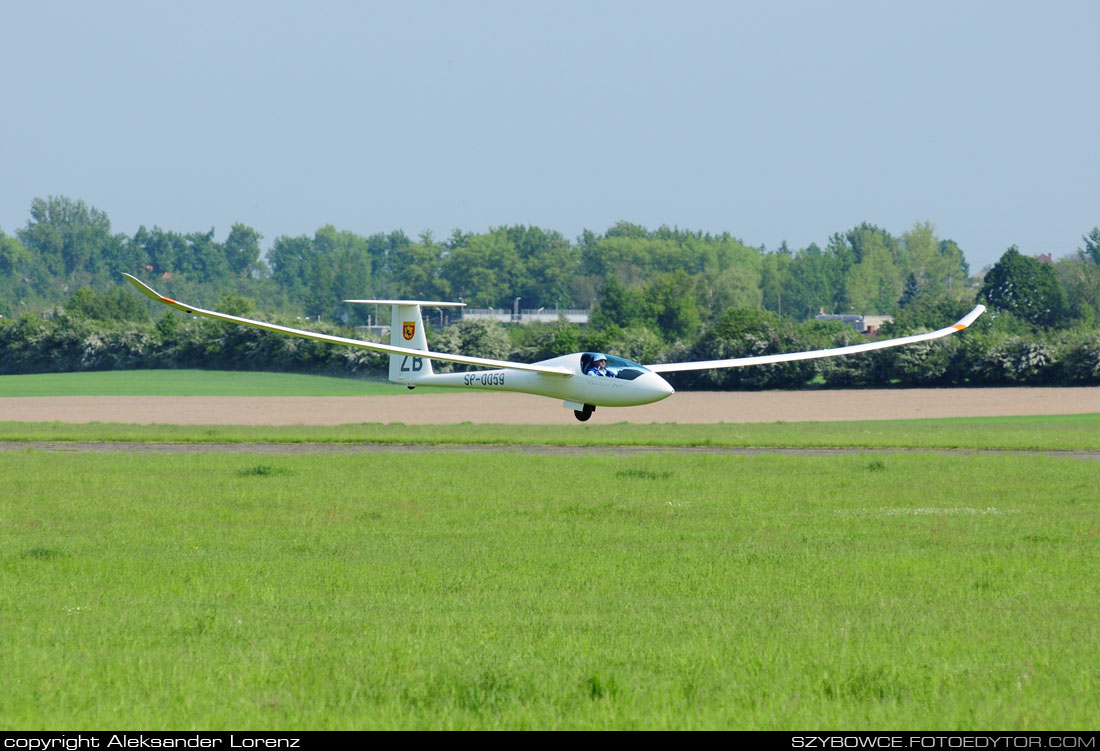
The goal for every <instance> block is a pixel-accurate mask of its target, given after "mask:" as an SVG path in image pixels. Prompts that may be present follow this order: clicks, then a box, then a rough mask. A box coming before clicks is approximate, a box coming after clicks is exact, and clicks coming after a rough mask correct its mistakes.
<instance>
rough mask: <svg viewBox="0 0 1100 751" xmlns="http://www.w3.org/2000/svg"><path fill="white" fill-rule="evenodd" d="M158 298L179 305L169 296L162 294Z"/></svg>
mask: <svg viewBox="0 0 1100 751" xmlns="http://www.w3.org/2000/svg"><path fill="white" fill-rule="evenodd" d="M160 299H161V301H163V302H167V303H172V304H173V305H179V303H178V302H176V301H175V300H173V299H172V298H171V297H165V296H164V295H161V296H160Z"/></svg>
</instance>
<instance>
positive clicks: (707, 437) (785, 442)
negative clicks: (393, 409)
mask: <svg viewBox="0 0 1100 751" xmlns="http://www.w3.org/2000/svg"><path fill="white" fill-rule="evenodd" d="M562 419H563V421H564V420H565V419H566V418H565V417H563V418H562ZM0 440H4V441H152V442H165V441H171V442H176V441H180V442H206V443H255V442H277V443H387V444H399V443H409V444H482V445H485V444H488V445H563V446H669V447H673V446H739V447H779V446H789V447H799V448H829V447H853V446H854V447H859V448H966V449H1025V450H1027V449H1044V450H1100V414H1091V415H1055V416H1041V417H974V418H954V419H936V420H868V421H863V422H817V423H812V422H806V423H738V424H733V423H719V424H713V425H679V424H658V423H653V424H648V425H644V424H630V423H618V424H614V425H580V424H578V423H575V422H573V421H572V419H571V418H570V419H569V422H563V424H561V425H532V426H524V425H474V424H471V423H464V424H459V425H402V424H400V423H390V424H385V425H383V424H378V423H364V424H349V425H340V426H335V427H310V426H286V427H266V426H265V427H245V426H224V425H206V426H188V425H125V424H116V423H92V424H86V425H71V424H67V423H18V422H0Z"/></svg>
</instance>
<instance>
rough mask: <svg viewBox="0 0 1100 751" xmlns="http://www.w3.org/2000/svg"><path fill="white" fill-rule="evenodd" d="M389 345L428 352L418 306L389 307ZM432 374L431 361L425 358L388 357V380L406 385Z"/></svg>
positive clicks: (426, 339)
mask: <svg viewBox="0 0 1100 751" xmlns="http://www.w3.org/2000/svg"><path fill="white" fill-rule="evenodd" d="M390 344H392V345H394V346H395V347H411V348H413V349H419V350H423V351H425V352H427V351H428V337H427V336H426V335H425V334H424V317H423V316H422V315H421V314H420V306H419V305H391V306H390ZM431 374H432V361H431V360H429V359H427V358H426V357H410V356H409V355H390V380H391V381H396V382H398V383H408V382H412V381H416V380H419V379H420V377H421V376H426V375H431Z"/></svg>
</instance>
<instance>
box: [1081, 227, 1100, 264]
mask: <svg viewBox="0 0 1100 751" xmlns="http://www.w3.org/2000/svg"><path fill="white" fill-rule="evenodd" d="M1081 239H1082V240H1084V241H1085V247H1084V248H1082V249H1081V253H1082V255H1084V256H1085V257H1087V258H1089V259H1091V260H1092V262H1093V263H1095V264H1097V265H1098V266H1100V227H1093V228H1092V232H1090V233H1088V234H1087V235H1084V236H1083V237H1082V238H1081Z"/></svg>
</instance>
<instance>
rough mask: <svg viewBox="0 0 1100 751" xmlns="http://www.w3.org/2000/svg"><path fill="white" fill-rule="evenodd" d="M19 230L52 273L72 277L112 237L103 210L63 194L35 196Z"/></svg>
mask: <svg viewBox="0 0 1100 751" xmlns="http://www.w3.org/2000/svg"><path fill="white" fill-rule="evenodd" d="M17 234H18V237H19V240H20V241H21V242H22V243H23V245H24V246H25V247H26V248H27V249H28V250H30V251H31V252H32V253H37V254H39V255H40V256H41V257H42V259H43V261H44V262H45V264H46V266H47V268H48V269H49V271H50V272H51V273H53V274H55V275H57V276H61V275H67V276H68V277H69V278H70V280H73V279H75V277H76V273H77V272H78V271H82V270H88V269H89V268H90V267H91V265H92V262H93V259H97V258H98V257H100V256H102V255H104V250H105V249H106V248H107V247H108V246H109V245H110V244H111V239H112V238H111V221H110V220H109V219H108V218H107V215H106V214H105V213H104V212H102V211H100V210H99V209H96V208H94V207H89V206H88V205H87V204H85V203H84V202H83V201H74V200H72V199H70V198H65V197H64V196H50V197H49V198H45V199H43V198H35V199H34V200H33V201H32V202H31V218H30V220H29V221H28V222H27V226H26V227H25V228H24V229H22V230H20V231H19V232H18V233H17Z"/></svg>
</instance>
